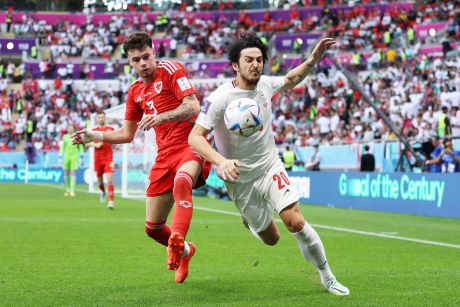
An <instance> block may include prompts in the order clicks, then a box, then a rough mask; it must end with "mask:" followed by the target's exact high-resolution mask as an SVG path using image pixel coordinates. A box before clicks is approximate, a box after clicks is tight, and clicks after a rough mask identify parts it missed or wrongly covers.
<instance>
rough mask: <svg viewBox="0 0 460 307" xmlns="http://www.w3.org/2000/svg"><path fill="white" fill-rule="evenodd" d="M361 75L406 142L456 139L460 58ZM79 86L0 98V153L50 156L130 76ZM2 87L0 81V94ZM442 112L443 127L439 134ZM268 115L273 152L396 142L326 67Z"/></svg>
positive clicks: (206, 89) (111, 102)
mask: <svg viewBox="0 0 460 307" xmlns="http://www.w3.org/2000/svg"><path fill="white" fill-rule="evenodd" d="M360 76H361V77H360V79H361V85H362V87H363V89H364V90H365V92H366V93H367V94H368V95H369V96H370V97H371V98H372V99H373V100H374V101H377V102H378V107H379V108H380V109H381V110H382V111H383V112H384V113H385V114H386V115H387V116H388V117H389V118H390V119H391V121H392V122H393V124H394V125H395V126H396V127H397V129H398V130H399V131H400V132H402V134H403V136H405V137H407V138H409V139H410V140H411V141H412V142H422V141H426V140H429V139H430V138H431V137H433V136H436V135H438V136H440V137H446V136H452V137H460V112H459V110H460V109H459V108H460V58H458V57H452V58H448V59H442V58H429V57H426V56H423V55H417V56H415V57H414V58H412V59H410V60H407V63H404V64H402V62H401V61H398V62H395V63H390V64H387V65H384V66H382V67H380V68H378V69H377V70H372V71H367V72H362V73H361V75H360ZM85 82H86V83H85V84H84V85H83V87H82V88H83V89H84V90H80V91H75V90H74V86H73V84H72V80H71V79H68V80H64V81H62V80H61V79H59V78H57V79H56V80H55V81H54V83H53V84H52V85H51V86H50V85H48V86H47V85H46V82H45V80H43V79H42V80H38V81H37V80H32V79H29V80H26V81H24V82H23V88H22V91H17V92H12V91H11V92H9V93H6V92H5V91H2V95H1V96H0V103H1V109H2V112H1V121H0V149H1V148H3V150H5V149H7V148H9V149H14V148H15V144H17V143H19V142H20V141H21V140H24V139H28V140H29V141H32V142H34V143H36V144H37V145H36V147H37V149H56V147H57V146H58V145H57V140H59V136H60V135H61V134H62V132H63V131H65V129H66V128H67V126H68V125H69V124H74V125H76V126H77V127H78V128H81V127H85V126H86V124H87V120H88V118H89V115H90V114H91V113H94V112H96V111H98V110H104V109H106V108H109V107H112V106H115V105H118V104H119V103H120V101H123V99H124V93H126V91H127V88H128V87H129V84H130V77H129V76H124V75H122V76H121V90H120V91H112V90H109V91H104V92H98V91H97V90H96V87H95V83H94V82H90V81H85ZM216 87H217V84H212V85H200V86H197V88H196V89H197V96H198V99H199V100H200V101H202V100H203V98H204V97H205V96H207V95H209V93H210V92H211V91H213V90H214V89H215V88H216ZM4 88H6V81H5V79H4V78H3V79H1V80H0V90H1V89H4ZM444 107H445V108H446V109H447V110H445V111H443V108H444ZM444 113H446V117H448V118H449V120H450V121H449V127H446V129H444V130H443V131H441V130H440V129H439V126H440V125H442V124H440V118H441V116H442V115H443V114H444ZM273 114H274V118H273V128H274V131H275V139H276V142H277V144H279V145H280V146H281V145H285V144H294V145H295V146H311V145H314V144H321V145H322V146H328V145H334V144H351V143H354V142H361V143H366V142H375V141H386V140H388V141H391V140H396V136H395V135H394V134H393V133H392V132H391V131H390V130H389V129H388V128H387V127H386V126H385V125H384V123H383V121H382V119H379V117H378V116H377V115H376V112H375V111H374V110H373V109H372V108H371V107H370V106H369V105H368V104H367V103H366V102H365V101H364V100H363V98H362V97H361V95H360V93H359V92H358V91H357V90H353V89H352V88H351V86H350V84H349V83H348V81H347V79H346V78H345V76H344V75H343V73H342V72H340V71H338V70H336V69H335V68H333V67H320V66H318V68H317V72H316V73H313V74H312V76H311V77H309V78H308V80H307V82H306V84H305V85H304V86H302V87H299V88H297V89H295V90H293V91H289V92H283V93H281V94H278V95H277V96H276V97H275V98H274V99H273ZM27 115H29V117H27ZM29 122H30V123H29Z"/></svg>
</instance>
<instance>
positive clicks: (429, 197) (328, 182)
mask: <svg viewBox="0 0 460 307" xmlns="http://www.w3.org/2000/svg"><path fill="white" fill-rule="evenodd" d="M290 178H291V181H292V183H293V185H294V186H295V187H296V188H297V190H299V192H300V195H301V202H302V203H311V204H317V205H329V206H334V207H341V208H353V209H362V210H376V211H387V212H398V213H408V214H416V215H428V216H441V217H455V218H460V200H459V197H458V186H459V182H460V174H428V173H427V174H412V173H358V172H308V173H307V172H292V173H290Z"/></svg>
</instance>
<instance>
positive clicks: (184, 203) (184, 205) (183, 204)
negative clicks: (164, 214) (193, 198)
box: [179, 200, 193, 209]
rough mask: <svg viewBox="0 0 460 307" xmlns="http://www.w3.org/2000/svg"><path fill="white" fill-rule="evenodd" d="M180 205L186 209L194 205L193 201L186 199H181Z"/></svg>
mask: <svg viewBox="0 0 460 307" xmlns="http://www.w3.org/2000/svg"><path fill="white" fill-rule="evenodd" d="M179 206H181V207H184V208H186V209H188V208H192V207H193V205H192V203H191V202H189V201H186V200H181V201H179Z"/></svg>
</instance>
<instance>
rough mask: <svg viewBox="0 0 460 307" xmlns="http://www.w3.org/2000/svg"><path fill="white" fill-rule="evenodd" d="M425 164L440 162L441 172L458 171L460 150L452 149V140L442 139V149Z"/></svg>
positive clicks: (459, 167)
mask: <svg viewBox="0 0 460 307" xmlns="http://www.w3.org/2000/svg"><path fill="white" fill-rule="evenodd" d="M426 164H427V165H432V164H440V165H441V172H442V173H454V172H459V171H460V151H457V150H454V148H453V146H452V141H451V140H450V139H447V140H445V141H444V149H443V150H442V152H441V153H440V154H439V156H438V157H436V158H435V159H432V160H428V161H427V162H426Z"/></svg>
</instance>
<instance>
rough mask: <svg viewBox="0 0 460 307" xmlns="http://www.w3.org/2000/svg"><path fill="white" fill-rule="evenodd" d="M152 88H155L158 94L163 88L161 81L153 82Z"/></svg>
mask: <svg viewBox="0 0 460 307" xmlns="http://www.w3.org/2000/svg"><path fill="white" fill-rule="evenodd" d="M153 88H154V89H155V92H157V94H160V93H161V90H162V89H163V82H162V81H160V82H157V83H155V84H154V85H153Z"/></svg>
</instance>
